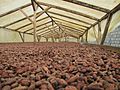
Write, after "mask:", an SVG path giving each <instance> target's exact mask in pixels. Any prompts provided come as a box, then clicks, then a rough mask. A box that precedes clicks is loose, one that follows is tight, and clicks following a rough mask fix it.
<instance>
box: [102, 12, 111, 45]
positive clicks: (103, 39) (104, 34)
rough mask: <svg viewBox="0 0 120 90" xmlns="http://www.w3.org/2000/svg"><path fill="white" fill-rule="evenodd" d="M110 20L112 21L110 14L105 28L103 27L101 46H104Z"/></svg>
mask: <svg viewBox="0 0 120 90" xmlns="http://www.w3.org/2000/svg"><path fill="white" fill-rule="evenodd" d="M111 19H112V14H110V15H109V16H108V19H107V23H106V26H105V30H104V33H103V37H102V40H101V44H104V41H105V38H106V35H107V32H108V29H109V26H110V22H111Z"/></svg>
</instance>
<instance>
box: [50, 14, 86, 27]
mask: <svg viewBox="0 0 120 90" xmlns="http://www.w3.org/2000/svg"><path fill="white" fill-rule="evenodd" d="M51 17H52V18H53V19H57V20H61V21H64V22H68V23H71V24H74V25H77V26H80V27H84V28H88V27H87V26H85V25H81V24H77V23H74V22H71V21H68V20H64V19H60V18H57V17H54V16H51Z"/></svg>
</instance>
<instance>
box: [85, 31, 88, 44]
mask: <svg viewBox="0 0 120 90" xmlns="http://www.w3.org/2000/svg"><path fill="white" fill-rule="evenodd" d="M85 41H86V43H88V31H86V33H85Z"/></svg>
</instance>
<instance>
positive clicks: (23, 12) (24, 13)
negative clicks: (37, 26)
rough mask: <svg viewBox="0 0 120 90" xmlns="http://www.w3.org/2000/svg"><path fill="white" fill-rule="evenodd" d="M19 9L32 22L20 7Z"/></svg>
mask: <svg viewBox="0 0 120 90" xmlns="http://www.w3.org/2000/svg"><path fill="white" fill-rule="evenodd" d="M19 10H20V11H21V12H22V13H23V15H25V16H26V18H27V19H28V20H29V21H30V22H31V23H33V21H32V20H31V18H30V17H29V16H28V15H27V14H26V13H25V12H24V11H23V10H22V9H19Z"/></svg>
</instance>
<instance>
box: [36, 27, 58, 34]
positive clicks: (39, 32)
mask: <svg viewBox="0 0 120 90" xmlns="http://www.w3.org/2000/svg"><path fill="white" fill-rule="evenodd" d="M56 27H58V26H53V27H51V28H49V29H45V30H44V31H47V30H51V29H54V28H56ZM44 31H41V32H39V33H37V34H40V33H42V32H44Z"/></svg>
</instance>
